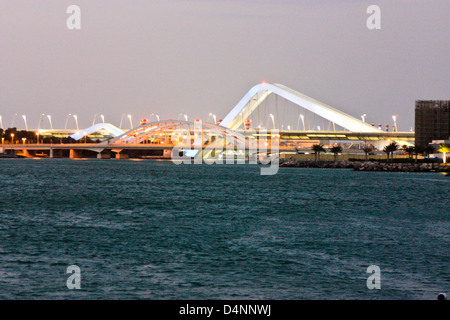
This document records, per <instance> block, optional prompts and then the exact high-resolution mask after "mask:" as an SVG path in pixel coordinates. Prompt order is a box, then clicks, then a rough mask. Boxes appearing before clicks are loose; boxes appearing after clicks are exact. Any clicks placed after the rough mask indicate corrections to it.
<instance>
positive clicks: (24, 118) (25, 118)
mask: <svg viewBox="0 0 450 320" xmlns="http://www.w3.org/2000/svg"><path fill="white" fill-rule="evenodd" d="M22 118H23V122H25V129H26V130H27V131H28V124H27V116H26V115H24V114H23V115H22Z"/></svg>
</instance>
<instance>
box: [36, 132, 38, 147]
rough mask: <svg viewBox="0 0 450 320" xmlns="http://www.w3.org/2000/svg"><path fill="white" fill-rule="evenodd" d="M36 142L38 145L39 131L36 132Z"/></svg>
mask: <svg viewBox="0 0 450 320" xmlns="http://www.w3.org/2000/svg"><path fill="white" fill-rule="evenodd" d="M36 142H37V144H39V131H37V132H36Z"/></svg>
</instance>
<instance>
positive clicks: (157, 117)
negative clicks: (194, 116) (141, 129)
mask: <svg viewBox="0 0 450 320" xmlns="http://www.w3.org/2000/svg"><path fill="white" fill-rule="evenodd" d="M180 114H181V115H183V114H182V113H180ZM180 114H179V115H180ZM179 115H178V116H179ZM152 116H155V117H156V119H157V120H158V121H159V116H158V115H157V114H154V113H152V114H151V115H150V122H151V121H152ZM169 120H172V119H169Z"/></svg>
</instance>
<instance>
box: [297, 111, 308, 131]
mask: <svg viewBox="0 0 450 320" xmlns="http://www.w3.org/2000/svg"><path fill="white" fill-rule="evenodd" d="M300 119H302V124H303V131H306V129H305V117H304V116H303V114H299V116H298V119H297V130H299V129H300Z"/></svg>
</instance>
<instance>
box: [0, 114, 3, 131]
mask: <svg viewBox="0 0 450 320" xmlns="http://www.w3.org/2000/svg"><path fill="white" fill-rule="evenodd" d="M0 128H2V129H3V122H2V116H0Z"/></svg>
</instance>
